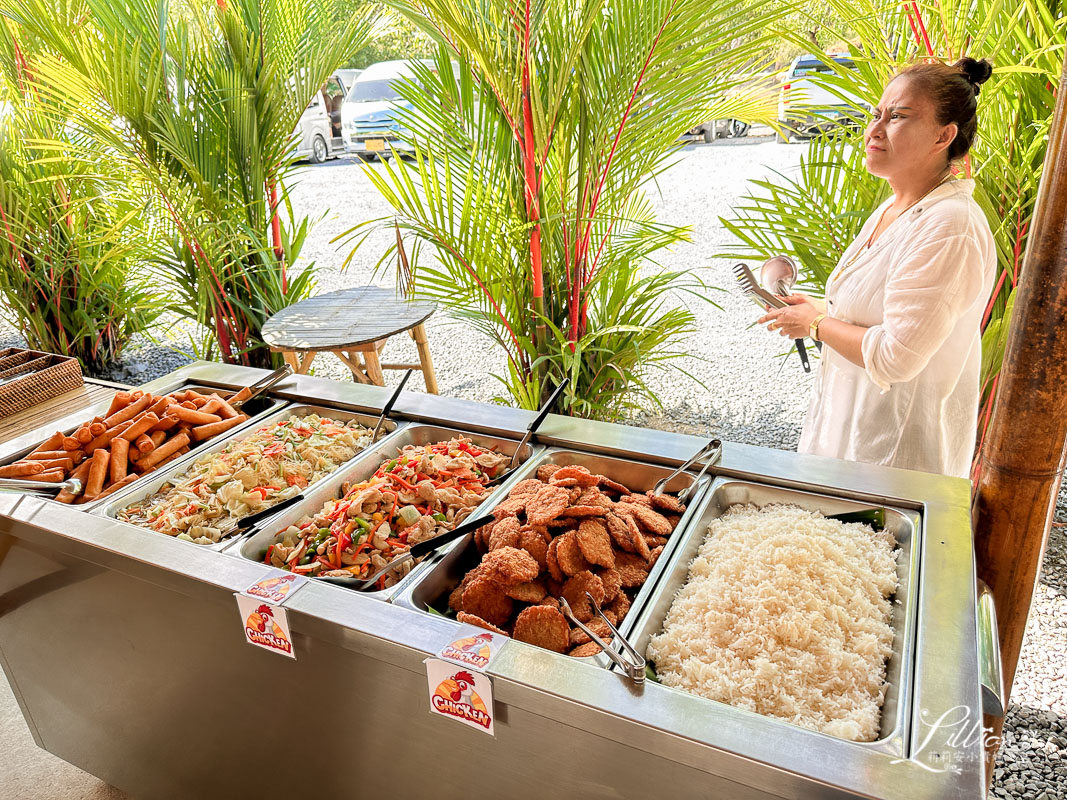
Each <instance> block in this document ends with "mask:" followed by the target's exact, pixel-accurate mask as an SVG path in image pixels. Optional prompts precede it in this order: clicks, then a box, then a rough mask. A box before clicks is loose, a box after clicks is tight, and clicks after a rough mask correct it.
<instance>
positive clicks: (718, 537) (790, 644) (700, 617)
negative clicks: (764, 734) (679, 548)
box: [647, 505, 898, 741]
mask: <svg viewBox="0 0 1067 800" xmlns="http://www.w3.org/2000/svg"><path fill="white" fill-rule="evenodd" d="M897 553H898V551H897V550H896V542H895V541H894V539H893V536H892V534H890V533H887V532H884V531H883V532H877V533H876V532H875V531H873V530H872V529H871V528H870V527H868V526H867V525H863V524H859V523H849V524H845V523H841V522H838V521H837V520H829V519H826V518H825V517H823V515H822V514H819V513H818V512H810V511H804V510H803V509H800V508H796V507H794V506H782V505H773V506H766V507H764V508H763V509H762V510H761V509H758V508H756V507H755V506H735V507H733V508H731V509H730V510H729V511H728V512H727V513H726V514H724V515H723V516H722V517H720V518H719V519H716V520H715V521H714V522H712V523H711V525H710V526H709V528H708V534H707V538H706V539H705V541H704V543H703V544H702V545H701V547H700V550H699V552H698V553H697V557H696V558H695V559H694V560H693V562H692V564H690V567H689V577H688V580H687V581H686V583H685V585H684V586H683V587H682V589H681V590H680V591H679V592H678V595H677V596H676V597H675V599H674V602H673V604H672V605H671V609H670V611H669V612H668V614H667V618H666V620H665V622H664V625H663V631H662V632H661V633H659V634H657V635H655V636H653V637H652V639H651V640H650V642H649V645H648V650H647V655H648V658H649V659H651V660H652V661H654V662H655V665H656V671H657V673H658V675H659V679H660V681H661V682H662V683H663V684H664V685H666V686H673V687H675V688H677V689H682V690H684V691H687V692H691V693H693V694H696V695H700V696H701V697H706V698H708V699H710V700H717V701H719V702H721V703H728V704H730V705H732V706H736V707H738V708H744V709H747V710H749V711H754V712H756V713H757V714H763V715H766V716H771V717H777V718H779V719H783V720H786V721H788V722H792V723H794V724H796V725H801V726H804V727H806V728H813V729H815V730H818V731H822V732H823V733H827V734H830V735H832V736H838V737H841V738H843V739H850V740H853V741H872V740H874V739H876V738H878V734H879V718H880V714H881V707H882V701H883V700H884V698H885V691H886V688H887V684H886V681H885V665H886V661H887V659H888V658H889V655H890V654H891V652H892V648H893V628H892V627H891V625H890V622H891V619H892V613H893V612H892V602H891V597H892V595H893V593H894V592H895V591H896V588H897V563H896V559H897Z"/></svg>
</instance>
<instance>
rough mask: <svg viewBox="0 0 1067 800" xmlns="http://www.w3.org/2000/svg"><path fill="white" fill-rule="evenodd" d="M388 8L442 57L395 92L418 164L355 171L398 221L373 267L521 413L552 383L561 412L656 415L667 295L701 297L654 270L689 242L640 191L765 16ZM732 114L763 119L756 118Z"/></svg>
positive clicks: (748, 106)
mask: <svg viewBox="0 0 1067 800" xmlns="http://www.w3.org/2000/svg"><path fill="white" fill-rule="evenodd" d="M396 5H398V6H399V7H400V9H401V10H402V11H404V12H405V13H406V14H408V15H409V16H410V17H411V18H412V19H413V20H414V21H416V22H417V23H419V24H420V25H422V26H423V28H424V29H425V30H427V31H428V32H429V33H431V35H433V36H435V37H437V38H438V39H439V40H440V41H441V42H442V45H441V49H440V52H439V54H438V57H437V62H436V68H430V67H428V66H424V67H421V68H419V69H418V70H417V76H416V79H415V80H413V81H409V82H407V83H406V85H405V86H404V87H403V89H402V90H401V93H402V94H403V95H404V96H405V98H406V99H407V100H408V101H409V102H410V103H411V105H412V109H413V110H412V111H411V112H410V116H411V117H412V119H410V120H409V121H408V124H407V125H406V126H405V127H407V128H409V129H411V130H413V131H418V132H419V133H418V134H417V135H415V136H413V137H412V144H413V146H414V148H415V153H414V159H413V162H412V163H411V164H406V163H403V162H396V161H394V162H393V163H392V164H390V165H388V166H387V168H386V169H385V170H384V172H381V173H378V172H372V171H368V175H369V176H370V178H371V180H372V181H374V182H375V184H376V185H377V187H378V188H379V190H380V191H381V192H382V194H383V195H384V196H385V198H386V199H387V200H388V201H389V202H390V204H391V205H392V206H393V208H394V209H395V212H396V217H395V219H392V220H390V221H389V222H388V223H387V224H395V225H396V230H397V242H398V246H397V247H394V248H393V249H392V250H391V251H390V252H389V253H386V255H385V257H384V258H385V259H388V258H390V257H392V256H393V255H396V256H398V258H397V263H398V264H399V265H400V267H401V270H402V272H404V273H405V274H404V275H402V277H401V282H402V283H404V284H406V285H410V287H411V288H412V290H413V291H414V292H415V293H417V294H420V295H422V296H427V297H430V298H433V299H436V300H437V301H438V302H441V303H443V304H446V305H447V306H448V307H450V308H451V309H452V310H453V311H454V313H456V314H458V315H460V316H462V317H464V318H466V319H467V320H469V321H470V322H472V323H473V324H474V325H475V326H477V327H478V328H479V329H481V330H482V331H483V332H485V333H486V334H487V335H489V336H490V337H492V338H493V339H494V340H495V341H496V342H498V343H499V344H500V346H501V347H502V348H503V349H504V351H505V352H506V354H507V358H508V369H507V373H506V374H505V375H500V376H497V377H498V378H499V379H500V380H501V381H502V383H503V385H504V388H505V389H506V392H507V394H508V395H510V397H511V398H512V399H513V400H514V401H516V402H517V403H518V404H519V405H520V406H522V407H525V408H534V407H536V406H537V405H538V404H539V403H540V401H541V399H542V397H543V396H544V394H545V393H546V391H547V389H548V388H549V387H550V385H551V384H552V383H555V382H557V381H559V380H560V379H561V378H562V377H564V376H567V377H569V378H570V379H571V383H570V387H569V390H568V394H567V396H566V398H565V400H564V406H565V408H566V409H568V410H569V411H570V412H571V413H575V414H581V415H583V416H589V417H598V418H607V419H614V418H617V417H618V416H620V415H621V414H623V413H624V412H625V411H626V410H627V409H629V408H632V407H635V406H638V405H641V404H644V403H647V402H655V401H656V398H655V395H654V393H653V392H652V390H651V389H650V388H649V386H648V383H647V378H648V375H649V371H650V370H652V369H654V368H657V367H664V366H667V365H669V364H671V362H672V361H673V359H674V358H676V357H677V356H679V355H681V353H680V351H679V345H680V343H681V340H682V338H683V337H684V336H685V335H686V334H688V333H690V332H692V331H693V329H694V317H693V315H692V313H691V312H690V311H689V310H688V309H687V308H685V307H684V305H682V304H680V297H682V296H685V295H687V294H688V296H692V297H697V298H700V299H701V300H703V299H704V298H706V296H707V294H708V290H709V287H707V286H706V285H705V283H704V282H703V281H702V279H701V278H700V276H699V274H696V273H685V272H681V271H676V270H670V269H663V268H661V267H660V265H659V264H657V263H656V261H655V259H656V258H657V257H658V256H660V255H661V254H662V253H663V251H664V250H665V249H666V248H668V247H670V246H671V245H673V244H675V243H677V242H681V241H685V240H686V239H687V238H688V236H689V231H688V229H687V228H684V227H678V226H672V225H664V224H661V223H658V222H657V221H656V219H655V215H654V213H653V210H652V207H651V205H650V203H649V202H648V200H647V198H646V196H645V194H644V188H645V186H646V185H647V183H648V182H649V181H650V180H651V179H652V178H653V177H654V176H655V175H656V174H657V173H658V172H659V171H660V170H662V169H664V168H665V167H666V166H667V164H668V163H669V160H670V157H671V155H672V153H674V152H675V150H676V148H677V146H678V144H677V142H678V137H679V135H680V134H681V133H683V132H684V131H686V130H687V129H689V128H691V127H693V126H695V125H696V124H698V123H701V122H704V121H706V120H707V119H709V118H712V116H713V115H714V114H713V110H712V109H711V107H712V105H713V102H714V101H715V100H717V99H721V98H722V96H723V95H724V94H725V92H726V90H727V89H728V88H730V87H731V85H732V84H733V83H734V82H735V81H734V80H733V79H731V78H729V77H728V76H730V75H734V74H736V73H738V71H739V70H740V67H741V66H742V65H744V64H746V63H748V62H750V61H752V60H754V59H756V58H757V55H758V53H759V52H760V47H761V44H760V41H759V38H758V37H756V38H754V39H750V40H749V41H748V42H747V43H746V44H744V45H743V46H740V47H734V48H731V47H730V45H731V43H732V42H733V41H734V40H735V39H739V38H741V37H744V36H747V35H749V34H751V33H752V32H754V31H758V30H759V29H760V27H761V23H762V21H763V18H762V17H760V16H759V15H758V14H752V13H751V12H750V11H746V12H745V13H743V14H742V13H738V12H736V11H735V10H734V9H732V8H730V7H728V6H726V5H725V4H721V3H716V2H712V0H650V1H649V2H644V3H633V2H629V0H580V2H563V0H478V2H473V3H470V4H467V5H464V6H462V7H460V6H458V5H456V4H454V3H452V2H448V0H423V1H422V2H398V3H396ZM730 103H731V104H732V113H731V116H735V117H739V118H746V117H747V118H749V119H768V118H769V109H767V107H766V103H763V105H762V106H761V105H760V102H759V101H752V102H749V103H746V102H744V101H743V100H742V99H740V98H739V97H738V96H734V97H732V98H731V99H730ZM404 234H407V235H408V237H409V239H411V240H413V241H414V246H413V247H412V248H411V255H410V258H409V257H408V253H407V248H405V247H404V245H403V235H404ZM426 248H428V249H429V251H430V255H431V258H420V255H423V252H424V249H426Z"/></svg>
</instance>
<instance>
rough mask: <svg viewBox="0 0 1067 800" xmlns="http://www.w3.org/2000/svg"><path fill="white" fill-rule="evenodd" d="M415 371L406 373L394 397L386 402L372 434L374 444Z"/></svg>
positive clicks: (394, 392) (371, 439)
mask: <svg viewBox="0 0 1067 800" xmlns="http://www.w3.org/2000/svg"><path fill="white" fill-rule="evenodd" d="M414 371H415V370H412V369H409V370H408V371H407V372H405V373H404V377H403V378H401V379H400V385H399V386H397V387H396V389H394V390H393V393H392V395H390V396H389V399H388V400H386V401H385V405H384V406H382V413H381V414H379V415H378V421H377V422H376V423H375V424H374V433H372V434H371V437H370V441H371V444H374V443H375V442H376V441H378V433H379V431H381V429H382V425H384V424H385V418H386V417H388V416H389V412H390V411H392V410H393V405H394V404H395V403H396V399H397V398H398V397H400V392H402V391H403V389H404V385H405V384H406V383H407V382H408V378H410V377H411V373H412V372H414Z"/></svg>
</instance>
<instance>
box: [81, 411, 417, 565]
mask: <svg viewBox="0 0 1067 800" xmlns="http://www.w3.org/2000/svg"><path fill="white" fill-rule="evenodd" d="M215 391H217V390H215ZM282 405H283V407H282V408H280V409H279V410H277V411H276V412H275V413H273V414H269V415H268V414H264V415H260V416H259V417H257V418H256V419H255V421H254V422H253V420H249V421H248V422H246V423H244V424H242V425H239V426H238V427H237V428H235V429H234V433H233V434H232V435H230V434H231V432H229V431H227V435H224V436H221V437H219V438H218V439H217V440H214V441H212V442H211V443H210V445H209V446H208V447H203V448H200V449H199V450H194V451H193V452H192V453H189V454H188V455H187V456H186V457H184V458H182V459H179V460H178V461H175V462H174V464H173V465H169V466H168V469H165V470H157V471H156V472H153V473H152V474H151V475H146V476H145V477H146V478H149V480H147V481H144V482H142V481H135V482H134V483H133V484H131V486H130V488H129V489H128V490H126V491H119V492H116V493H115V494H114V495H112V496H111V497H109V498H108V499H107V502H104V503H101V504H99V505H97V506H96V507H95V508H93V509H92V513H94V514H97V515H102V516H106V517H109V518H110V519H113V520H115V521H116V522H119V523H120V524H123V525H127V524H128V523H125V522H122V521H121V520H119V519H118V514H119V512H120V511H122V510H123V509H124V508H126V507H127V506H129V505H131V504H133V503H136V502H138V501H140V500H144V499H145V498H146V497H150V496H151V495H153V494H155V493H156V492H157V491H159V489H160V487H161V486H163V484H165V483H169V482H171V481H172V480H173V479H174V478H176V477H178V476H180V475H182V474H183V473H184V472H185V471H186V470H187V469H189V467H190V466H191V465H192V463H193V461H194V460H195V459H198V458H201V457H203V456H208V455H213V454H215V453H218V452H220V451H222V450H224V449H225V448H227V447H229V446H230V444H232V443H233V442H236V441H239V440H241V439H242V438H243V437H244V436H247V435H250V434H251V433H253V432H254V430H255V429H258V428H260V427H263V426H265V425H272V424H273V423H275V422H278V421H279V420H282V419H286V418H288V417H291V416H297V417H306V416H310V415H311V414H318V415H319V416H320V417H329V418H330V419H333V420H335V421H337V422H344V423H347V422H350V421H352V420H355V421H356V422H358V423H360V424H361V425H363V426H364V427H366V428H370V429H372V430H373V428H374V425H375V423H376V422H377V421H378V417H376V416H374V415H371V414H359V413H356V412H354V411H342V410H340V409H336V408H330V407H329V406H319V405H310V404H304V405H292V406H286V405H284V403H283V404H282ZM252 425H254V428H253V427H252ZM403 425H404V423H402V422H401V423H398V422H395V421H393V420H388V419H387V420H386V421H385V422H384V423H383V424H382V428H383V429H384V430H385V431H387V432H388V434H387V435H386V436H385V437H384V438H383V439H380V440H379V441H378V443H377V444H376V445H373V446H375V447H381V446H382V445H383V444H384V443H385V442H387V441H388V440H389V438H390V437H391V436H392V434H393V433H395V432H396V431H397V430H398V429H400V428H402V427H403ZM364 453H366V449H364V450H361V451H360V452H358V453H356V454H355V455H354V456H353V457H352V458H350V459H349V460H348V461H346V462H344V463H343V464H341V465H340V466H339V467H338V469H337V470H335V471H334V472H332V473H330V475H327V476H325V477H323V478H320V479H319V480H318V481H316V482H315V483H312V484H310V485H309V486H307V487H306V488H305V489H304V494H305V495H306V494H307V493H309V492H314V491H316V490H317V489H318V487H319V486H320V485H321V484H323V483H324V482H325V481H327V480H329V479H330V478H331V477H332V476H333V475H335V474H337V473H338V472H340V471H342V470H344V469H345V468H346V467H348V466H349V465H350V464H352V463H353V462H354V461H356V460H357V459H359V458H362V457H363V454H364ZM297 505H298V506H303V503H298V504H297ZM279 513H280V512H279ZM130 527H132V528H136V529H138V530H142V531H145V532H147V533H150V534H152V535H153V536H168V535H169V534H164V533H159V532H157V531H153V530H150V529H149V528H143V527H141V526H140V525H130ZM171 538H174V537H171ZM179 541H182V542H183V543H184V544H190V545H192V546H194V547H202V548H206V549H209V550H224V549H226V548H227V547H229V546H230V545H231V544H232V543H233V537H226V538H224V539H221V540H219V541H218V542H215V543H214V544H196V543H195V542H184V540H179Z"/></svg>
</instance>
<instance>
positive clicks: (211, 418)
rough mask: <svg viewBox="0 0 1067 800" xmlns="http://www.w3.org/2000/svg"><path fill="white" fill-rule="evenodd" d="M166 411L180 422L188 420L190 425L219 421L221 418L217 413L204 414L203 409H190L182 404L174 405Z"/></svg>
mask: <svg viewBox="0 0 1067 800" xmlns="http://www.w3.org/2000/svg"><path fill="white" fill-rule="evenodd" d="M168 413H170V414H173V415H174V416H176V417H177V418H178V419H180V420H181V421H182V422H188V423H189V424H190V425H207V424H209V423H212V422H219V421H220V420H221V419H222V417H220V416H219V415H218V414H205V413H204V412H203V411H192V410H190V409H188V408H184V407H182V406H175V407H174V408H172V409H171V410H170V411H169V412H168Z"/></svg>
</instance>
